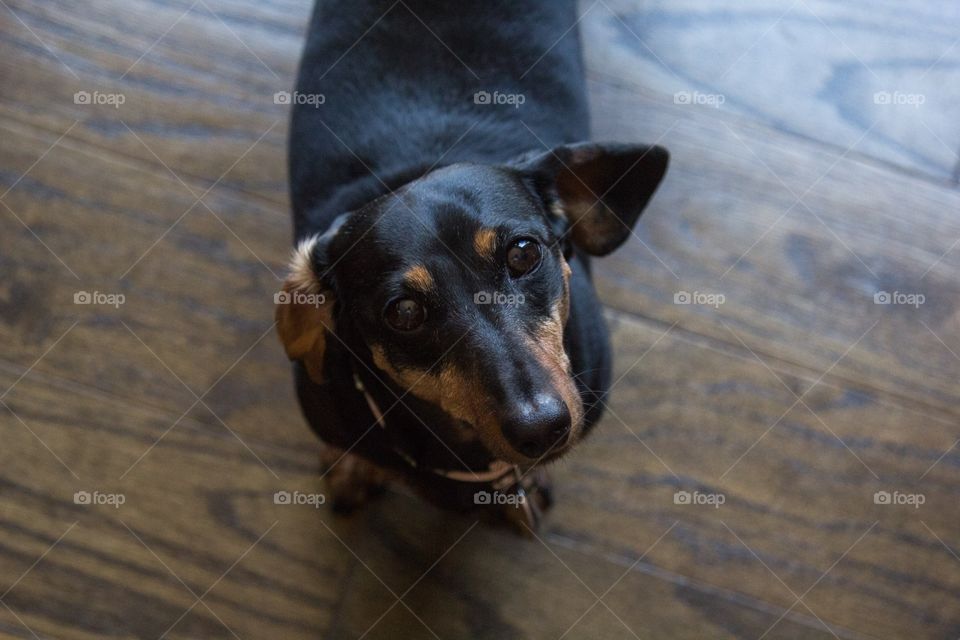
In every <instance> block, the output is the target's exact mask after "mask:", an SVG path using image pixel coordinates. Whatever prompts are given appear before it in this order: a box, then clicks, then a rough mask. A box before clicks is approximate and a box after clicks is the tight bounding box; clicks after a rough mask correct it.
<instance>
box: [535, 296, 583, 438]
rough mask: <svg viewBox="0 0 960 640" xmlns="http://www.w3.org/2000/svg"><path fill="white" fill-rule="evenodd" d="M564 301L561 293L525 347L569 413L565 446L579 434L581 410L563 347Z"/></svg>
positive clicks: (578, 395)
mask: <svg viewBox="0 0 960 640" xmlns="http://www.w3.org/2000/svg"><path fill="white" fill-rule="evenodd" d="M567 299H568V294H567V293H566V292H565V293H564V298H563V300H561V301H559V302H558V303H557V304H556V305H554V307H553V313H551V315H550V318H549V319H548V320H547V321H546V322H544V323H543V324H542V325H540V327H539V328H538V329H537V330H536V331H535V332H534V335H533V336H532V338H531V339H530V340H529V346H530V353H531V354H532V355H533V357H534V358H536V359H537V361H538V362H539V363H540V365H541V366H543V368H544V369H546V371H547V373H548V374H549V375H550V381H551V382H552V383H553V387H554V389H556V390H557V392H558V393H559V394H560V397H562V398H563V401H564V403H566V405H567V409H568V410H569V411H570V422H571V425H572V430H571V432H570V439H569V443H571V444H572V443H573V442H575V441H576V439H577V438H578V437H579V435H580V434H579V428H580V427H581V426H582V422H583V413H584V411H583V401H582V400H581V398H580V392H579V391H578V390H577V386H576V384H575V383H574V381H573V377H572V375H571V373H572V372H571V370H570V358H569V357H568V356H567V352H566V349H564V348H563V326H564V322H565V319H564V318H563V311H562V308H561V307H562V306H563V305H569V303H568V301H567Z"/></svg>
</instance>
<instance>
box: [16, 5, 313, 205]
mask: <svg viewBox="0 0 960 640" xmlns="http://www.w3.org/2000/svg"><path fill="white" fill-rule="evenodd" d="M8 4H9V8H10V10H9V11H8V10H7V9H4V11H3V13H2V14H0V74H2V76H3V78H4V84H5V91H4V95H3V97H2V99H0V114H3V115H5V116H7V117H12V118H17V119H19V120H21V121H25V122H30V123H33V124H37V125H40V126H44V127H46V128H48V129H49V130H50V131H52V132H57V135H59V133H61V132H63V131H64V130H66V129H67V128H68V127H69V126H70V125H72V124H73V123H75V122H76V123H77V124H76V126H74V128H73V129H71V135H72V136H73V137H75V138H77V139H82V140H85V141H87V142H90V143H91V144H93V145H96V146H99V147H101V148H105V149H110V150H111V151H114V152H117V153H122V154H124V155H127V156H130V157H132V158H135V159H137V160H139V161H143V162H147V163H149V164H152V165H157V166H161V165H167V166H169V167H171V168H172V169H173V170H174V171H176V172H177V173H179V174H183V175H184V176H192V177H194V178H196V179H197V180H198V181H199V182H200V184H201V185H203V188H206V187H209V186H210V185H211V184H213V183H214V182H216V181H217V180H218V179H220V180H221V183H223V184H227V185H230V186H233V187H235V188H237V189H240V190H243V191H245V192H248V193H253V194H257V195H260V196H262V197H264V198H267V199H270V200H273V201H277V202H286V193H287V187H286V168H285V164H284V163H283V162H279V161H277V159H278V158H283V157H284V155H285V153H284V145H285V142H286V140H285V136H286V121H287V116H288V107H287V106H286V105H282V104H275V103H274V94H275V93H276V92H277V91H284V90H289V88H290V87H291V86H292V83H293V76H294V73H295V69H296V62H297V58H298V56H299V49H300V46H301V41H302V34H303V30H304V29H305V27H306V19H307V16H308V15H309V10H310V6H309V3H304V2H289V1H288V2H280V1H274V2H265V3H224V2H213V1H211V2H199V3H196V2H187V1H185V0H184V1H181V2H154V1H151V0H134V1H132V2H124V3H123V7H122V9H118V5H117V3H116V2H111V1H109V0H102V1H101V0H98V1H96V2H67V3H64V2H59V1H43V2H19V1H15V0H14V1H11V2H9V3H8ZM11 11H12V12H13V13H11ZM14 14H15V16H16V17H14ZM17 18H19V20H18V19H17ZM21 21H22V23H23V24H22V23H21ZM24 24H26V25H27V26H29V28H30V29H32V30H33V32H34V33H35V34H37V37H34V35H33V34H31V33H30V31H28V29H27V28H26V27H25V26H24ZM37 38H39V40H38V39H37ZM77 92H87V93H89V94H93V93H94V92H100V93H101V94H120V95H122V96H123V103H122V104H120V105H119V106H114V105H111V104H101V105H96V104H77V103H76V102H75V99H74V95H75V93H77ZM38 107H39V108H38ZM234 163H236V164H234Z"/></svg>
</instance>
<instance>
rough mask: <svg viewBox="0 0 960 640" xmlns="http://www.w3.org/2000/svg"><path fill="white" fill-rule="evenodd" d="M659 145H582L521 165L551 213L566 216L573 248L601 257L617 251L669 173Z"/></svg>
mask: <svg viewBox="0 0 960 640" xmlns="http://www.w3.org/2000/svg"><path fill="white" fill-rule="evenodd" d="M669 158H670V154H669V153H668V152H667V150H666V149H664V148H663V147H660V146H645V145H624V144H600V143H590V142H586V143H580V144H574V145H563V146H560V147H556V148H554V149H553V150H551V151H548V152H547V153H544V154H541V155H539V156H537V157H534V158H532V159H530V160H527V161H526V162H524V163H523V165H522V166H521V170H523V171H525V172H526V173H527V174H528V175H529V176H531V177H532V179H533V181H534V185H535V187H536V189H537V190H538V192H539V193H540V194H541V196H542V197H543V198H544V200H545V201H546V202H547V204H548V206H549V207H550V209H551V211H552V212H553V213H554V214H555V215H559V216H561V217H564V218H566V220H567V223H568V224H569V225H570V226H569V228H568V233H569V234H570V237H571V239H572V240H573V244H574V245H575V246H577V247H579V248H580V249H582V250H583V251H585V252H587V253H589V254H591V255H595V256H603V255H606V254H608V253H610V252H611V251H613V250H614V249H616V248H617V247H619V246H620V245H621V244H623V242H624V241H625V240H626V239H627V237H628V236H629V235H630V231H631V229H633V225H634V224H635V223H636V222H637V218H639V217H640V213H641V212H642V211H643V208H644V207H646V206H647V202H649V200H650V198H651V197H652V196H653V192H654V191H656V189H657V185H659V184H660V180H661V179H662V178H663V174H664V173H666V171H667V164H668V162H669Z"/></svg>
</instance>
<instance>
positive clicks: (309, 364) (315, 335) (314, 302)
mask: <svg viewBox="0 0 960 640" xmlns="http://www.w3.org/2000/svg"><path fill="white" fill-rule="evenodd" d="M316 242H317V237H316V236H314V237H312V238H308V239H306V240H304V241H303V242H301V243H300V244H299V245H298V246H297V248H296V250H294V252H293V257H292V258H291V260H290V274H289V275H288V276H287V279H286V280H285V281H284V283H283V287H282V293H283V294H284V295H285V296H286V297H285V298H283V299H282V300H281V301H280V302H279V303H278V304H277V305H276V311H275V317H276V321H277V333H278V334H279V335H280V342H282V343H283V347H284V350H285V351H286V352H287V357H288V358H290V359H291V360H301V361H303V364H304V366H305V367H306V368H307V373H308V374H309V375H310V377H311V378H312V379H313V380H314V381H315V382H317V383H318V384H323V382H324V376H323V356H324V353H325V351H326V332H327V331H333V330H334V326H333V325H334V318H333V306H334V299H333V294H332V292H330V291H324V290H323V287H322V286H321V284H320V280H319V278H318V276H317V274H315V273H314V271H313V265H312V261H311V252H312V251H313V247H314V245H315V244H316Z"/></svg>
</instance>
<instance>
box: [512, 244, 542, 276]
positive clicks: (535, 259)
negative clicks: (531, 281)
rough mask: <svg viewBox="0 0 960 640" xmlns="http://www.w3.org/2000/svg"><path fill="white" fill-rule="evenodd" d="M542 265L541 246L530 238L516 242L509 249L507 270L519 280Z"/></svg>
mask: <svg viewBox="0 0 960 640" xmlns="http://www.w3.org/2000/svg"><path fill="white" fill-rule="evenodd" d="M538 264H540V245H539V244H537V242H536V241H535V240H531V239H530V238H520V239H519V240H514V241H513V244H511V245H510V248H509V249H507V269H509V270H510V275H512V276H513V277H515V278H517V277H520V276H522V275H524V274H526V273H530V272H531V271H533V270H534V269H536V268H537V265H538Z"/></svg>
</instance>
